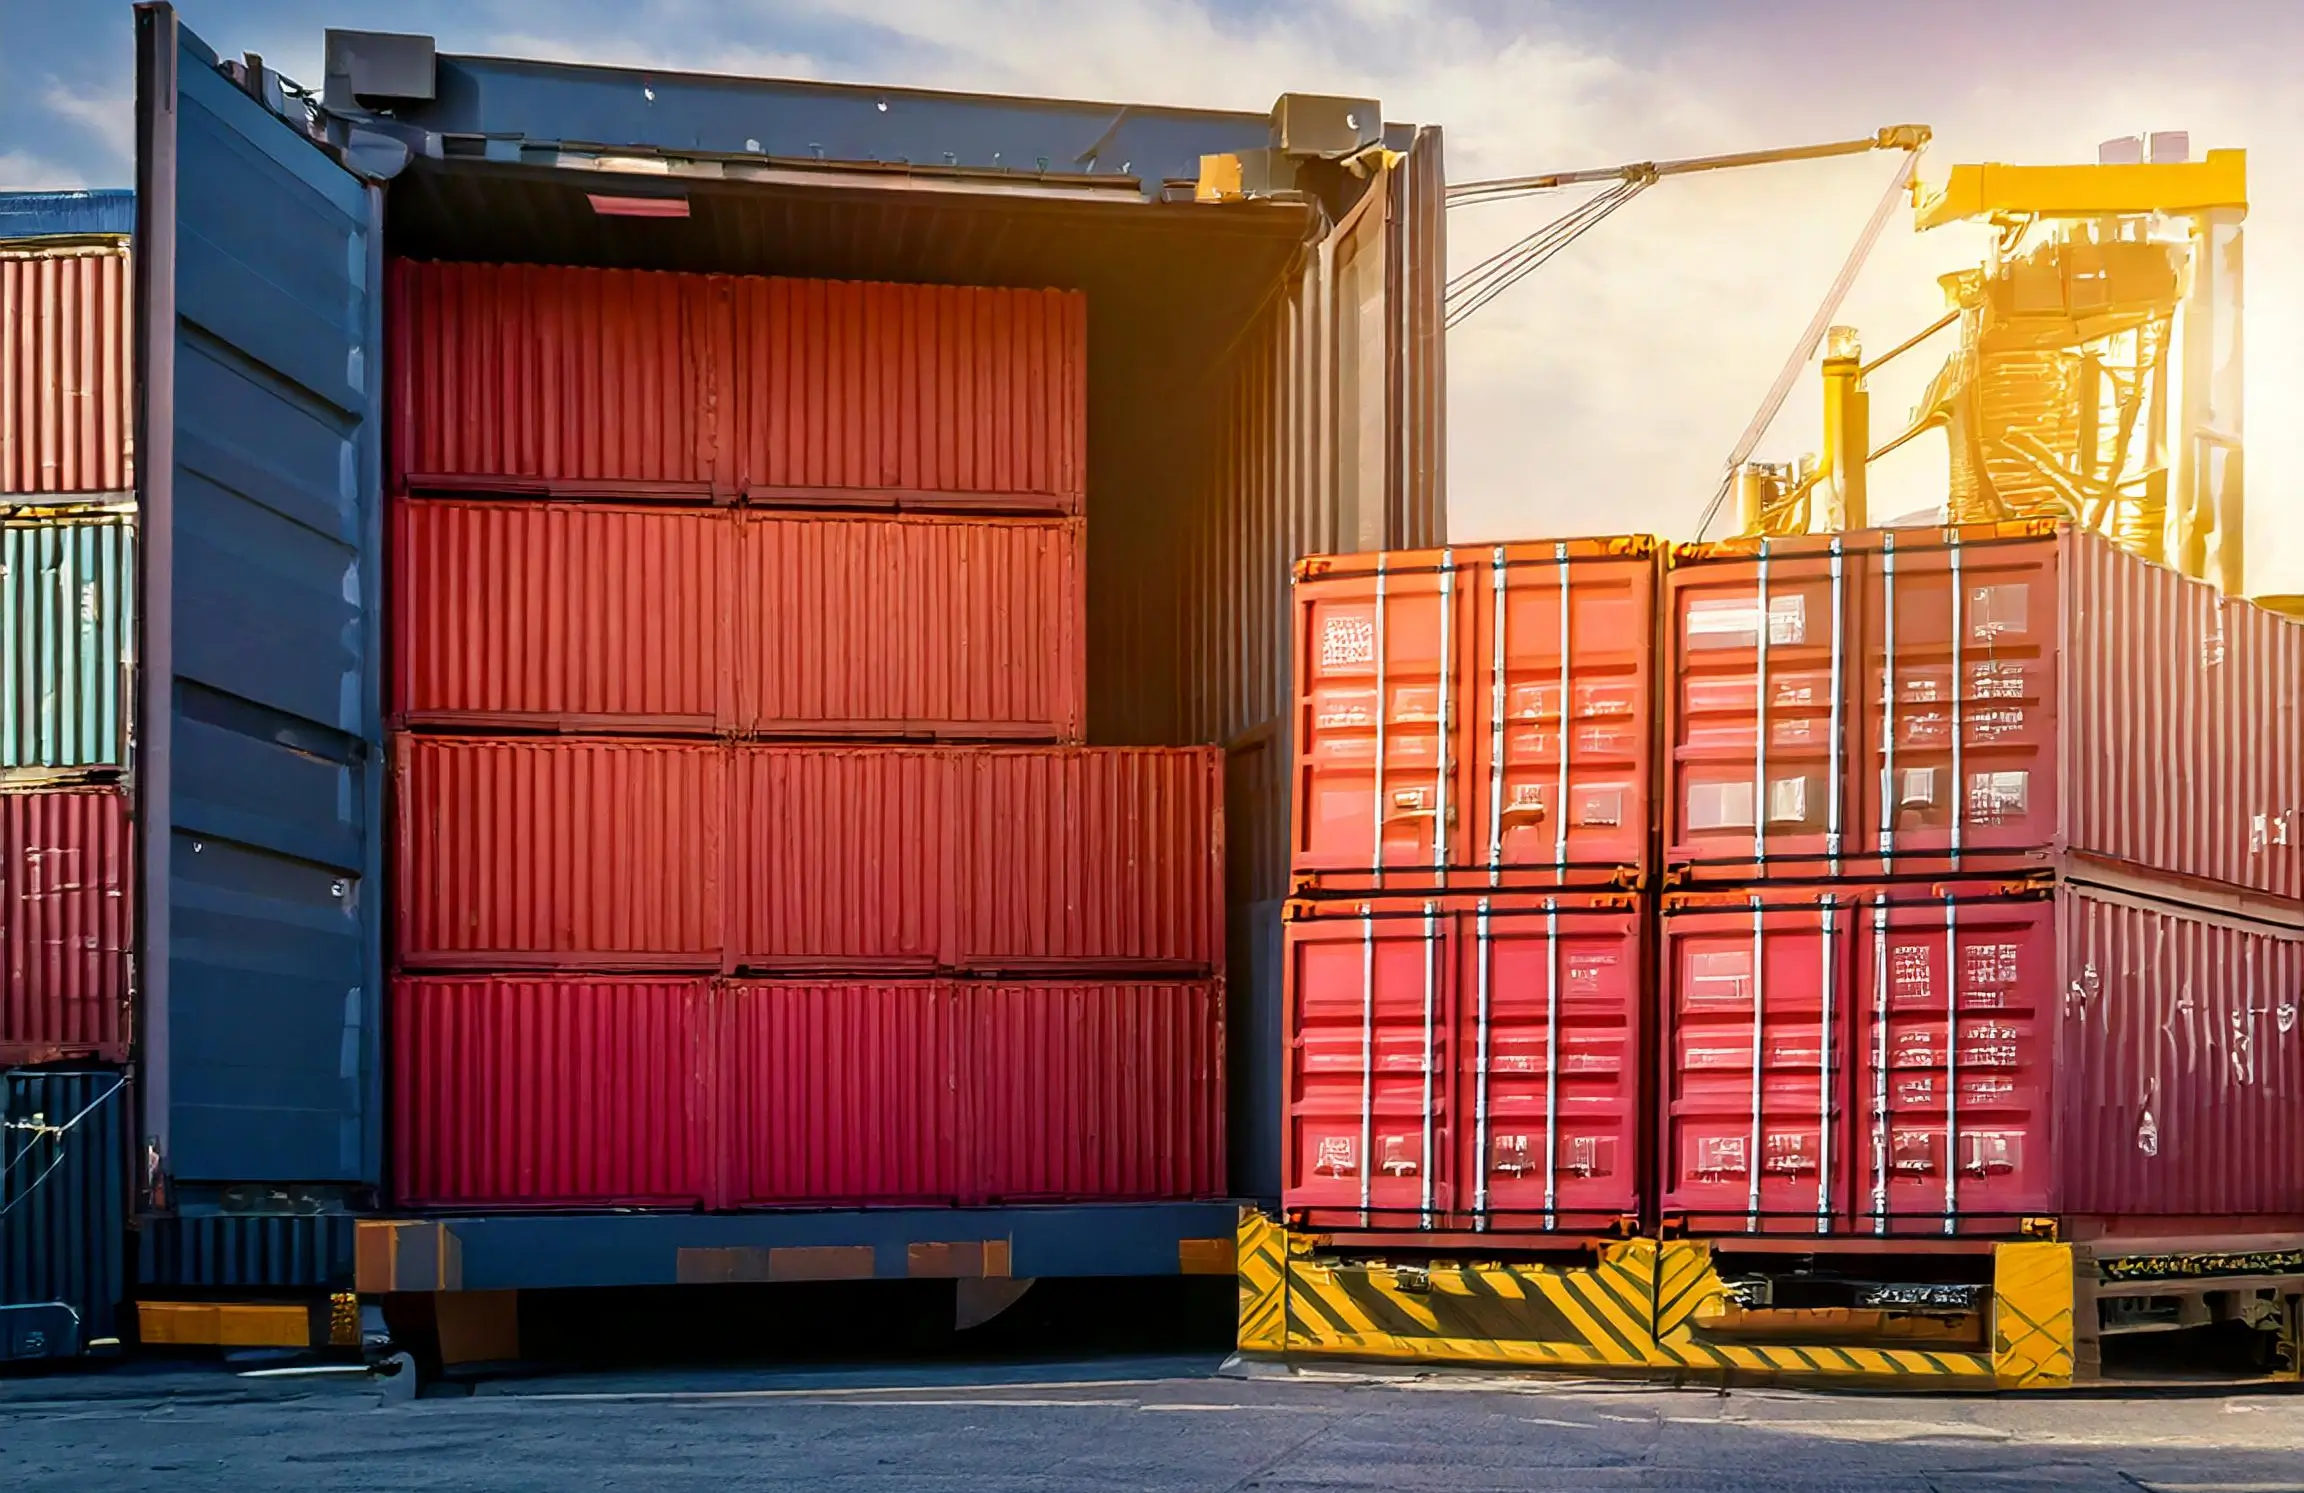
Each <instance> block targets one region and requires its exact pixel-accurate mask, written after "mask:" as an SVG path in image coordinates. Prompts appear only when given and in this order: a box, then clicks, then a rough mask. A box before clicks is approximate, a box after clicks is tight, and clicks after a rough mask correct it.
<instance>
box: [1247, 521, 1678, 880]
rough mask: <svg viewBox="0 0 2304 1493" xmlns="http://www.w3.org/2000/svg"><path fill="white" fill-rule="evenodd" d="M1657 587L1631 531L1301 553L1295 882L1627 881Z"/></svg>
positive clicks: (1644, 743) (1646, 759)
mask: <svg viewBox="0 0 2304 1493" xmlns="http://www.w3.org/2000/svg"><path fill="white" fill-rule="evenodd" d="M1655 592H1656V561H1655V556H1654V551H1653V541H1651V540H1648V539H1645V538H1638V539H1605V540H1564V541H1560V542H1557V543H1545V544H1514V545H1496V546H1489V547H1481V548H1473V547H1464V548H1457V549H1447V550H1421V551H1402V552H1393V553H1388V554H1373V555H1343V556H1330V557H1321V558H1315V559H1310V560H1306V561H1304V562H1302V563H1301V564H1300V565H1299V566H1298V568H1297V578H1296V636H1295V647H1296V681H1297V686H1296V688H1297V727H1296V776H1295V789H1294V796H1295V812H1294V824H1295V838H1294V842H1293V850H1292V855H1293V862H1294V869H1295V872H1296V874H1297V878H1298V882H1299V885H1300V886H1303V887H1305V888H1306V889H1308V890H1313V891H1319V892H1329V891H1343V892H1351V891H1367V890H1378V889H1381V890H1386V891H1425V890H1448V889H1455V890H1471V889H1476V888H1480V887H1490V888H1495V887H1503V886H1537V885H1561V886H1566V885H1582V886H1586V887H1590V886H1595V885H1602V886H1604V885H1609V884H1638V883H1639V881H1640V879H1641V877H1642V874H1643V871H1644V867H1645V863H1646V861H1647V859H1648V855H1649V833H1650V830H1651V827H1652V823H1653V820H1652V815H1651V812H1650V808H1649V802H1650V799H1649V783H1650V780H1651V777H1652V766H1651V758H1652V755H1653V753H1652V745H1651V736H1652V724H1651V723H1652V722H1653V720H1654V710H1653V705H1652V701H1653V689H1654V686H1653V682H1652V660H1653V658H1654V656H1655V647H1654V639H1655V622H1654V609H1655Z"/></svg>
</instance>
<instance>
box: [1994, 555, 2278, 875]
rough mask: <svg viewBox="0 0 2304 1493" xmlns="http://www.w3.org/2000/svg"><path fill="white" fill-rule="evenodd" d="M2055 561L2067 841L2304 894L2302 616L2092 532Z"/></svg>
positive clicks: (2181, 870) (2160, 866)
mask: <svg viewBox="0 0 2304 1493" xmlns="http://www.w3.org/2000/svg"><path fill="white" fill-rule="evenodd" d="M2058 558H2059V560H2060V562H2061V566H2062V569H2063V586H2062V592H2063V594H2062V601H2063V608H2064V611H2063V633H2062V636H2061V637H2060V638H2051V639H2048V640H2047V641H2048V643H2049V644H2050V645H2051V646H2055V647H2058V648H2059V649H2060V654H2059V659H2058V661H2059V663H2060V666H2061V668H2062V670H2063V674H2064V678H2063V680H2062V694H2063V705H2062V710H2061V719H2062V721H2063V722H2064V730H2065V733H2066V738H2067V739H2066V741H2065V743H2064V748H2063V757H2062V762H2061V764H2060V766H2061V771H2062V772H2063V774H2064V775H2065V777H2066V780H2067V783H2066V787H2065V789H2064V793H2063V799H2062V801H2063V803H2064V813H2065V815H2066V824H2065V829H2064V834H2065V839H2066V842H2067V843H2068V844H2069V845H2070V846H2071V847H2072V848H2074V849H2078V850H2085V851H2089V852H2093V853H2095V854H2098V855H2102V856H2106V857H2108V858H2111V859H2114V860H2121V861H2127V862H2130V863H2132V864H2135V865H2138V866H2144V867H2149V868H2153V869H2156V870H2164V871H2170V872H2174V873H2177V874H2179V875H2184V876H2192V877H2198V878H2200V879H2202V880H2209V881H2219V882H2224V883H2227V884H2229V885H2233V886H2244V887H2249V888H2252V889H2254V890H2257V891H2264V892H2270V893H2272V894H2273V895H2275V896H2279V897H2287V898H2304V687H2300V686H2299V681H2304V625H2299V624H2298V623H2295V622H2291V621H2289V620H2287V619H2286V618H2283V617H2279V616H2276V615H2274V614H2272V613H2270V612H2267V611H2265V610H2264V609H2263V608H2261V607H2255V606H2251V605H2249V604H2248V603H2246V602H2244V601H2241V600H2238V599H2237V598H2232V597H2227V596H2224V595H2222V594H2221V593H2219V592H2218V591H2217V590H2216V589H2215V588H2214V587H2212V586H2209V585H2207V584H2205V583H2203V582H2199V581H2192V580H2186V579H2185V578H2184V577H2182V576H2180V575H2178V574H2177V573H2176V572H2174V571H2172V570H2167V569H2163V568H2161V567H2159V566H2155V565H2149V564H2146V563H2145V562H2144V561H2142V560H2139V559H2137V558H2136V557H2135V556H2133V555H2131V554H2129V553H2128V552H2127V551H2126V550H2123V549H2121V548H2120V547H2119V546H2117V545H2115V544H2113V543H2112V542H2111V541H2110V540H2107V539H2103V538H2099V537H2097V536H2094V535H2080V534H2072V533H2067V535H2066V536H2065V538H2064V540H2063V543H2062V545H2061V546H2060V548H2059V551H2058ZM2045 599H2046V598H2043V597H2040V596H2035V597H2033V598H2032V604H2033V605H2034V606H2039V605H2041V604H2042V602H2043V601H2044V600H2045ZM1971 610H1972V611H1973V610H1975V608H1974V606H1973V605H1972V607H1971Z"/></svg>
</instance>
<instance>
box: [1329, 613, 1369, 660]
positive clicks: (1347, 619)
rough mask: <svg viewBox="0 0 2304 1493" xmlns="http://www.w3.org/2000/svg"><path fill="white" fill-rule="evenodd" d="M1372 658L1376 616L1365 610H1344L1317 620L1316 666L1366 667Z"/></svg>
mask: <svg viewBox="0 0 2304 1493" xmlns="http://www.w3.org/2000/svg"><path fill="white" fill-rule="evenodd" d="M1374 662H1376V620H1375V618H1373V617H1371V616H1369V615H1368V614H1367V613H1365V612H1345V613H1342V614H1340V615H1337V616H1332V617H1329V618H1327V619H1326V620H1324V621H1323V622H1322V623H1321V624H1320V666H1321V667H1322V668H1324V669H1349V668H1354V667H1366V666H1367V665H1369V664H1373V663H1374Z"/></svg>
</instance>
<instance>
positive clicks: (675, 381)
mask: <svg viewBox="0 0 2304 1493" xmlns="http://www.w3.org/2000/svg"><path fill="white" fill-rule="evenodd" d="M705 285H706V282H705V280H704V277H702V276H698V275H673V274H662V273H658V272H655V271H650V270H600V269H572V268H567V267H563V266H557V265H522V264H434V263H428V262H423V261H417V260H406V259H396V260H394V261H392V263H391V265H390V267H389V269H388V271H387V276H386V286H385V292H386V293H385V297H384V305H385V314H386V317H387V322H388V326H387V359H388V363H389V377H390V379H391V400H390V402H391V407H392V410H393V412H394V417H395V418H394V420H393V422H392V428H393V434H392V462H391V472H390V480H391V483H392V489H393V490H394V491H396V492H407V491H410V490H428V491H438V490H456V489H494V490H501V491H520V490H527V491H538V492H551V493H558V494H562V495H567V496H574V495H577V494H583V493H606V494H610V495H620V496H623V497H627V498H631V497H638V496H641V495H643V494H646V493H649V492H655V493H659V494H663V495H681V494H702V493H706V492H709V491H711V490H713V489H714V488H715V487H718V488H720V489H722V490H726V489H727V487H728V486H729V482H728V480H727V479H728V477H729V475H730V474H731V473H732V472H733V464H732V463H731V464H727V465H725V466H724V465H723V464H722V463H721V462H720V461H719V457H718V448H717V447H716V446H715V444H714V442H715V435H716V432H715V430H714V426H713V421H714V413H715V409H716V399H717V397H718V391H717V388H716V378H717V374H716V369H715V365H714V362H713V359H712V356H711V346H710V344H711V342H712V340H713V329H712V327H711V326H710V325H709V319H710V317H711V316H712V314H713V307H712V303H711V298H710V297H709V296H708V294H707V293H706V289H705Z"/></svg>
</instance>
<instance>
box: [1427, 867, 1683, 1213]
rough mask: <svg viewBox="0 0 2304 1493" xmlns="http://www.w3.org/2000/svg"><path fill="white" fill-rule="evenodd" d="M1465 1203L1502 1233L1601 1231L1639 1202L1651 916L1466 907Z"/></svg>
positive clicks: (1460, 1009) (1481, 904)
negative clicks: (1645, 928) (1645, 944)
mask: <svg viewBox="0 0 2304 1493" xmlns="http://www.w3.org/2000/svg"><path fill="white" fill-rule="evenodd" d="M1458 939H1459V953H1460V957H1461V959H1462V975H1461V983H1460V985H1459V986H1458V990H1457V998H1456V1030H1457V1061H1458V1063H1459V1064H1460V1065H1461V1066H1462V1069H1463V1071H1462V1074H1461V1076H1460V1077H1459V1079H1458V1081H1457V1083H1456V1086H1455V1093H1456V1108H1455V1111H1454V1114H1455V1118H1456V1124H1455V1127H1454V1128H1455V1131H1456V1133H1457V1135H1458V1136H1459V1137H1460V1144H1461V1145H1462V1146H1463V1159H1462V1162H1461V1165H1460V1167H1459V1170H1458V1172H1457V1175H1458V1176H1459V1177H1460V1178H1462V1180H1461V1181H1460V1182H1459V1183H1458V1184H1457V1187H1456V1189H1455V1207H1456V1209H1457V1210H1458V1212H1459V1213H1460V1214H1465V1215H1469V1216H1470V1218H1471V1220H1472V1227H1474V1228H1477V1229H1485V1230H1491V1231H1494V1232H1496V1233H1500V1234H1502V1233H1534V1232H1538V1231H1547V1230H1576V1231H1593V1232H1597V1231H1600V1230H1604V1229H1606V1228H1608V1227H1609V1226H1610V1225H1612V1224H1614V1223H1615V1222H1616V1221H1617V1220H1618V1219H1621V1218H1624V1217H1627V1216H1630V1215H1634V1214H1637V1213H1638V1211H1639V1206H1640V1192H1639V1166H1640V1144H1639V1138H1640V1120H1641V1111H1640V1096H1641V1095H1642V1094H1643V1093H1644V1092H1645V1084H1644V1083H1643V1081H1642V1080H1643V1078H1644V1076H1645V1073H1646V1064H1644V1063H1643V1062H1642V1060H1641V1044H1640V1025H1641V1023H1640V1017H1641V1006H1642V1002H1643V995H1642V979H1641V968H1640V964H1641V960H1640V914H1639V912H1638V910H1637V908H1636V907H1635V906H1634V904H1633V903H1632V902H1631V900H1630V899H1628V898H1620V897H1589V896H1567V897H1544V898H1538V897H1533V896H1522V897H1513V898H1499V899H1493V900H1491V899H1489V898H1485V897H1483V898H1481V899H1479V900H1478V902H1477V903H1476V904H1474V906H1473V909H1472V910H1471V911H1470V912H1467V913H1464V914H1462V915H1461V916H1460V919H1459V929H1458Z"/></svg>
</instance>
